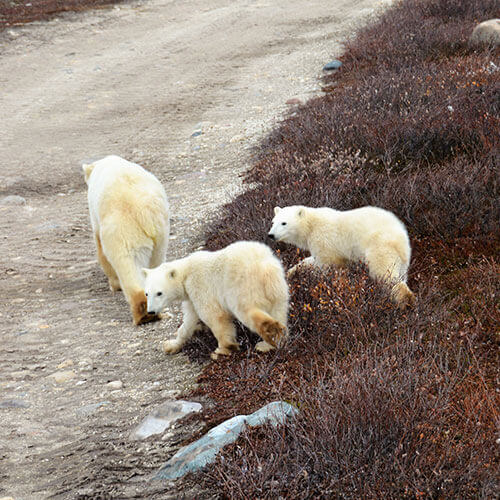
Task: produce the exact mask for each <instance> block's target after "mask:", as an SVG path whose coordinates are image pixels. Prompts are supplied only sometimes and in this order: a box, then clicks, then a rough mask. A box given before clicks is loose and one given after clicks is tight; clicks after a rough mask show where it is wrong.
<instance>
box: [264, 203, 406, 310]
mask: <svg viewBox="0 0 500 500" xmlns="http://www.w3.org/2000/svg"><path fill="white" fill-rule="evenodd" d="M268 236H269V237H270V238H272V239H274V240H276V241H283V242H285V243H291V244H293V245H296V246H298V247H299V248H302V249H304V250H308V251H309V252H311V257H308V258H307V259H304V260H303V261H302V262H301V263H299V264H298V265H303V264H305V265H318V266H328V265H334V266H338V267H345V266H346V265H347V264H348V263H349V262H356V261H362V262H364V263H365V264H366V265H367V266H368V270H369V272H370V276H371V277H372V278H374V279H379V280H383V281H385V282H386V283H388V284H390V285H391V287H392V291H391V295H392V298H393V300H394V301H395V302H397V303H398V304H399V305H400V307H406V306H407V305H411V304H413V303H414V301H415V296H414V295H413V293H412V292H411V290H410V289H409V288H408V286H407V285H406V278H407V272H408V267H409V265H410V256H411V248H410V240H409V238H408V233H407V232H406V228H405V226H404V225H403V223H402V222H401V221H400V220H399V219H398V218H397V217H396V216H395V215H394V214H393V213H391V212H388V211H387V210H383V209H382V208H378V207H362V208H357V209H354V210H347V211H339V210H333V209H331V208H327V207H323V208H310V207H304V206H299V205H296V206H290V207H285V208H280V207H275V209H274V219H273V222H272V227H271V230H270V231H269V234H268ZM295 270H296V266H294V267H293V268H292V269H291V270H290V271H289V273H291V274H293V272H294V271H295Z"/></svg>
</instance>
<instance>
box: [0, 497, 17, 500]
mask: <svg viewBox="0 0 500 500" xmlns="http://www.w3.org/2000/svg"><path fill="white" fill-rule="evenodd" d="M0 500H14V498H13V497H1V498H0Z"/></svg>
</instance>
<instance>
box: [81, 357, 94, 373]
mask: <svg viewBox="0 0 500 500" xmlns="http://www.w3.org/2000/svg"><path fill="white" fill-rule="evenodd" d="M78 369H79V370H80V371H82V372H91V371H92V370H93V369H94V365H93V364H92V361H91V360H90V359H82V360H81V361H80V362H79V363H78Z"/></svg>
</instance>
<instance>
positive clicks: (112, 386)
mask: <svg viewBox="0 0 500 500" xmlns="http://www.w3.org/2000/svg"><path fill="white" fill-rule="evenodd" d="M106 387H109V388H110V389H121V388H122V387H123V382H122V381H121V380H113V381H112V382H108V383H107V384H106Z"/></svg>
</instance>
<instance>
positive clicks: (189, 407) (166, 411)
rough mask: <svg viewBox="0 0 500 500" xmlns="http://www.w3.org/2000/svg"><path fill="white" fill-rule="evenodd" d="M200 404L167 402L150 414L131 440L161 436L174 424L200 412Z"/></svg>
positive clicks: (131, 436)
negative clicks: (155, 435)
mask: <svg viewBox="0 0 500 500" xmlns="http://www.w3.org/2000/svg"><path fill="white" fill-rule="evenodd" d="M201 409H202V406H201V404H200V403H192V402H190V401H167V402H165V403H163V404H162V405H160V406H159V407H158V408H156V409H155V410H154V411H153V412H152V413H151V414H149V415H148V416H147V417H146V418H145V419H144V420H143V421H142V422H141V423H140V424H139V425H138V426H137V427H136V428H135V429H134V430H133V431H132V432H131V434H130V439H146V438H148V437H149V436H152V435H154V434H161V433H162V432H164V431H165V430H166V429H168V428H169V427H171V426H172V424H173V423H174V422H176V421H177V420H179V419H181V418H183V417H185V416H186V415H190V414H191V413H197V412H200V411H201Z"/></svg>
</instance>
